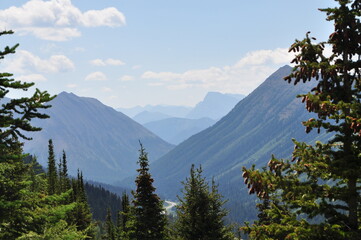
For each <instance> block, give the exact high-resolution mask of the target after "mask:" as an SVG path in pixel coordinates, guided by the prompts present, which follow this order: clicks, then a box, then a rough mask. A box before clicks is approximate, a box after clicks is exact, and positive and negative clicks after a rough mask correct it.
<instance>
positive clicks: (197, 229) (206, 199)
mask: <svg viewBox="0 0 361 240" xmlns="http://www.w3.org/2000/svg"><path fill="white" fill-rule="evenodd" d="M183 185H184V189H183V190H182V193H183V198H181V197H178V199H179V202H180V204H179V205H178V206H177V215H178V219H177V222H176V232H177V233H176V234H177V235H178V237H179V239H184V240H213V239H214V240H223V239H224V240H225V239H233V238H232V234H231V231H230V229H228V228H227V227H225V225H224V222H223V218H224V217H225V216H226V215H227V212H226V211H225V210H224V209H223V208H222V206H223V204H224V203H225V202H224V201H223V200H222V196H221V195H220V194H219V193H218V189H217V185H215V183H214V181H212V186H211V188H210V187H209V185H208V183H207V182H206V180H205V178H204V177H202V168H201V167H200V168H199V169H196V170H195V169H194V165H192V167H191V170H190V177H189V178H187V179H186V182H183Z"/></svg>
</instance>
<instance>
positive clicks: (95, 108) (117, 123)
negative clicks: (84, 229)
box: [24, 92, 173, 183]
mask: <svg viewBox="0 0 361 240" xmlns="http://www.w3.org/2000/svg"><path fill="white" fill-rule="evenodd" d="M51 105H52V107H51V108H50V109H47V110H46V113H47V114H49V115H50V118H49V119H46V120H40V121H34V125H35V126H40V127H42V128H43V130H42V131H40V132H37V133H34V134H33V135H32V136H33V138H34V139H33V140H32V141H28V142H26V143H25V147H24V150H25V152H28V153H31V154H35V155H36V156H38V161H39V162H40V163H41V164H42V165H44V166H46V162H47V156H48V153H47V151H48V148H47V144H48V140H49V139H50V138H51V139H53V142H54V145H55V152H56V153H57V154H58V157H59V158H60V156H61V155H60V154H61V151H62V150H63V149H64V150H65V151H66V153H67V156H68V159H69V160H68V164H69V166H68V167H69V172H70V174H72V175H74V176H75V175H76V174H75V173H76V171H77V169H78V168H79V169H80V170H82V171H83V173H84V177H85V178H87V179H91V180H95V181H99V182H105V183H114V182H116V181H119V180H120V179H123V178H125V177H128V176H131V175H134V174H136V171H135V169H136V167H137V165H136V162H137V160H138V149H139V141H141V142H142V143H143V144H144V146H146V148H147V151H148V152H149V156H150V160H154V159H157V158H159V157H161V156H162V155H163V154H165V153H166V152H168V151H169V150H170V149H171V148H173V145H171V144H169V143H167V142H165V141H164V140H162V139H161V138H159V137H158V136H156V135H155V134H153V133H152V132H150V131H149V130H147V129H146V128H144V127H143V126H141V125H140V124H138V123H137V122H135V121H133V120H132V119H130V118H129V117H127V116H126V115H124V114H122V113H120V112H117V111H115V110H114V109H113V108H111V107H108V106H105V105H103V104H102V103H101V102H99V101H98V100H96V99H93V98H85V97H78V96H76V95H74V94H72V93H66V92H62V93H60V94H59V95H58V96H57V97H56V98H55V99H54V100H53V101H52V102H51Z"/></svg>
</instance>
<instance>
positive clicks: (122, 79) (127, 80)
mask: <svg viewBox="0 0 361 240" xmlns="http://www.w3.org/2000/svg"><path fill="white" fill-rule="evenodd" d="M133 80H134V77H133V76H130V75H124V76H122V77H121V78H120V81H122V82H129V81H133Z"/></svg>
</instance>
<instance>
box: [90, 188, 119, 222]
mask: <svg viewBox="0 0 361 240" xmlns="http://www.w3.org/2000/svg"><path fill="white" fill-rule="evenodd" d="M84 189H85V192H86V195H87V200H88V203H89V206H90V210H91V213H92V217H93V219H94V220H97V221H102V222H104V221H105V216H106V215H107V212H106V210H107V206H108V207H109V209H110V212H111V215H112V217H113V219H112V220H113V222H115V221H116V216H117V213H118V212H119V211H121V206H122V199H121V198H120V197H119V196H118V195H117V194H114V193H112V192H110V191H108V190H106V189H104V187H102V186H100V185H98V186H95V185H93V184H90V183H87V182H86V183H85V185H84Z"/></svg>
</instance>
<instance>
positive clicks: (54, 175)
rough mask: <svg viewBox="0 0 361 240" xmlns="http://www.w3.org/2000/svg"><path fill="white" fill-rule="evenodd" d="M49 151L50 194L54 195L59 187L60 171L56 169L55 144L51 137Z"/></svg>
mask: <svg viewBox="0 0 361 240" xmlns="http://www.w3.org/2000/svg"><path fill="white" fill-rule="evenodd" d="M48 151H49V156H48V173H47V176H48V194H49V195H52V194H54V193H55V192H56V190H57V189H58V184H57V183H58V172H57V170H56V163H55V154H54V145H53V141H52V140H51V139H50V140H49V145H48Z"/></svg>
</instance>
